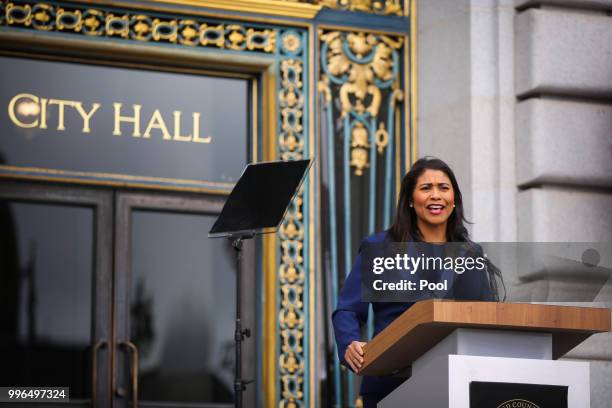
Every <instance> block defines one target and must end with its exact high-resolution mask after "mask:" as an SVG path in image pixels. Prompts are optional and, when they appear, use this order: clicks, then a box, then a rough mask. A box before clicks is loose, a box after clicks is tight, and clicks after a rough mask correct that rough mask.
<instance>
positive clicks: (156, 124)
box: [143, 109, 172, 140]
mask: <svg viewBox="0 0 612 408" xmlns="http://www.w3.org/2000/svg"><path fill="white" fill-rule="evenodd" d="M151 129H159V130H161V132H162V135H163V138H164V140H172V137H171V136H170V132H168V128H167V127H166V123H165V122H164V118H162V115H161V113H159V109H155V112H153V116H151V120H150V121H149V124H148V125H147V130H145V132H144V134H143V137H145V138H147V139H148V138H150V137H151Z"/></svg>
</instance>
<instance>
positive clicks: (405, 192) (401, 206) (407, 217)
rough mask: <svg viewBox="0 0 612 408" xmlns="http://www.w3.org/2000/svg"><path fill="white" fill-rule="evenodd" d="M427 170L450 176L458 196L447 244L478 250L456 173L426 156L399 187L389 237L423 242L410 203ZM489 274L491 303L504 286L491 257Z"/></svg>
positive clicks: (449, 224) (449, 220)
mask: <svg viewBox="0 0 612 408" xmlns="http://www.w3.org/2000/svg"><path fill="white" fill-rule="evenodd" d="M425 170H440V171H442V172H443V173H444V174H446V175H447V176H448V178H449V179H450V182H451V185H452V186H453V192H454V194H455V208H454V210H453V212H452V213H451V215H450V217H448V221H447V224H446V239H447V241H449V242H466V243H468V244H469V246H473V247H476V245H475V244H474V243H473V242H472V241H471V240H470V235H469V233H468V230H467V228H466V227H465V225H464V222H465V223H469V221H468V220H466V219H465V215H464V212H463V196H462V195H461V190H460V189H459V183H457V178H456V177H455V173H453V170H452V169H451V168H450V167H449V166H448V164H446V163H445V162H443V161H442V160H440V159H438V158H436V157H431V156H425V157H422V158H420V159H418V160H417V161H416V162H414V164H413V165H412V167H411V168H410V171H409V172H408V173H406V175H405V176H404V179H403V180H402V185H401V187H400V194H399V202H398V203H397V210H396V213H395V220H393V224H391V227H389V230H388V234H389V238H390V239H391V241H395V242H406V241H421V240H422V236H421V232H420V231H419V228H418V224H417V214H416V211H415V210H414V208H413V207H411V206H410V203H411V202H412V195H413V194H414V190H415V188H416V183H417V180H418V179H419V177H420V176H421V175H422V174H423V173H424V172H425ZM487 271H488V274H489V285H490V289H491V293H492V294H493V298H494V299H492V300H499V294H498V285H497V280H498V279H499V280H500V282H501V283H502V285H504V283H503V279H502V276H501V271H500V270H499V268H497V267H496V266H495V265H493V263H492V262H491V261H490V260H489V259H488V258H487ZM505 291H506V290H505V285H504V299H505V297H506V294H505Z"/></svg>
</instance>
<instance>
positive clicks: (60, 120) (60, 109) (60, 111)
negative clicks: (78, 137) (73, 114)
mask: <svg viewBox="0 0 612 408" xmlns="http://www.w3.org/2000/svg"><path fill="white" fill-rule="evenodd" d="M49 105H57V130H66V127H65V126H64V106H66V105H68V106H74V101H66V100H64V99H49Z"/></svg>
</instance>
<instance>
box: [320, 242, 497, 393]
mask: <svg viewBox="0 0 612 408" xmlns="http://www.w3.org/2000/svg"><path fill="white" fill-rule="evenodd" d="M387 239H388V235H387V232H381V233H378V234H374V235H370V236H369V237H367V238H365V239H364V240H363V241H362V245H363V244H364V243H373V244H377V243H378V244H380V243H383V242H385V240H387ZM477 248H478V252H480V253H481V254H482V249H481V248H480V246H477ZM361 262H362V256H361V248H360V251H359V254H358V255H357V258H356V259H355V263H354V265H353V268H352V269H351V272H350V274H349V275H348V277H347V278H346V281H345V283H344V286H343V288H342V290H341V292H340V297H339V298H338V305H337V308H336V310H335V311H334V313H333V314H332V323H333V326H334V333H335V336H336V345H337V346H338V358H339V359H340V362H341V363H342V364H343V365H345V366H346V367H347V368H349V369H350V366H349V365H348V363H347V362H346V361H345V360H344V353H345V351H346V348H347V347H348V346H349V345H350V344H351V342H353V341H355V340H357V341H362V340H361V326H362V325H364V324H366V322H367V321H368V309H369V308H368V305H369V303H368V302H362V301H361ZM448 276H449V277H452V278H453V279H455V282H454V284H453V285H452V287H453V289H452V290H451V291H449V293H448V294H447V296H445V297H446V298H452V299H462V300H492V298H493V297H492V295H491V291H490V289H489V283H488V278H487V276H486V274H468V273H464V274H462V275H456V274H455V273H454V272H452V273H451V274H449V275H448ZM413 304H414V302H406V303H401V302H372V310H373V312H374V336H376V335H377V334H378V333H380V332H381V331H382V330H383V329H384V328H385V327H387V326H388V325H389V324H390V323H391V322H393V321H394V320H395V319H396V318H397V317H399V315H401V314H402V313H403V312H404V311H406V309H408V308H409V307H411V306H412V305H413ZM405 380H406V378H401V377H390V376H387V377H370V376H364V377H363V381H362V383H361V390H360V394H361V395H365V394H374V393H375V394H382V395H387V394H389V393H391V391H393V390H394V389H395V388H397V387H398V386H399V385H400V384H401V383H402V382H404V381H405Z"/></svg>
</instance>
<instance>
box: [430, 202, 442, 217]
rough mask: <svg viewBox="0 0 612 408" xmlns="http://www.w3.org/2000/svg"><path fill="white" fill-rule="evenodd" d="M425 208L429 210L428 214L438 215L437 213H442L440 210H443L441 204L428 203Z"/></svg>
mask: <svg viewBox="0 0 612 408" xmlns="http://www.w3.org/2000/svg"><path fill="white" fill-rule="evenodd" d="M427 209H428V210H429V213H430V214H432V215H439V214H442V211H443V210H444V206H443V205H442V204H429V205H428V206H427Z"/></svg>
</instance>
